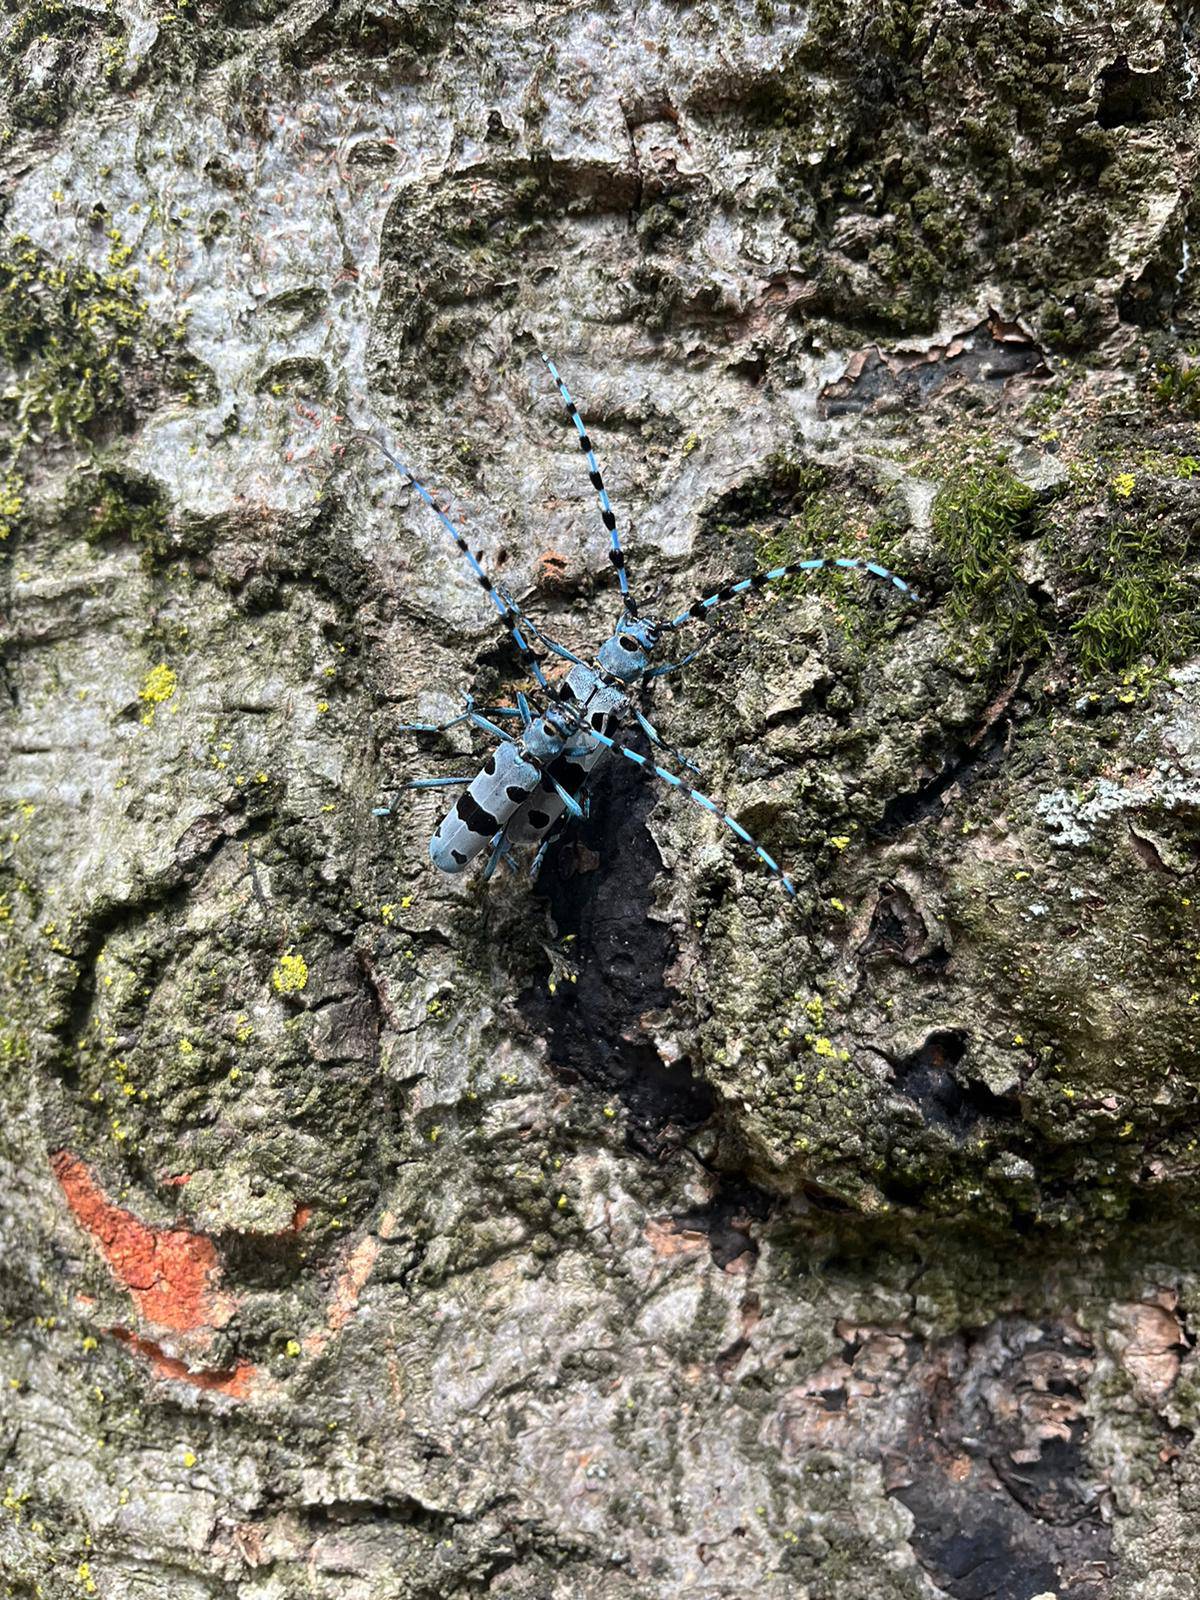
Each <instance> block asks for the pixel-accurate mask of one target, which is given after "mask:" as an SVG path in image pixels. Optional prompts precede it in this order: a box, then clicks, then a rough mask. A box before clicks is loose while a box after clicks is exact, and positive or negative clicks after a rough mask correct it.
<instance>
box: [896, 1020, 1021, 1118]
mask: <svg viewBox="0 0 1200 1600" xmlns="http://www.w3.org/2000/svg"><path fill="white" fill-rule="evenodd" d="M968 1042H969V1041H968V1038H967V1035H966V1034H965V1033H959V1032H957V1031H954V1030H946V1031H945V1032H938V1033H931V1034H930V1035H929V1037H928V1038H927V1039H926V1040H925V1042H924V1044H923V1045H922V1046H921V1047H920V1049H919V1050H916V1051H914V1052H913V1054H912V1055H910V1056H906V1057H904V1059H903V1060H902V1061H898V1062H897V1063H896V1066H895V1075H896V1087H897V1088H898V1089H899V1090H900V1091H901V1093H903V1094H906V1095H908V1096H909V1098H910V1099H912V1100H915V1101H916V1103H917V1105H918V1106H920V1108H921V1114H922V1116H923V1117H924V1119H925V1121H926V1122H928V1123H933V1124H937V1125H940V1126H942V1127H948V1128H952V1129H953V1130H954V1131H955V1132H957V1133H966V1132H968V1131H969V1130H970V1129H972V1128H973V1127H974V1126H975V1124H976V1123H977V1122H979V1121H980V1120H981V1119H983V1118H985V1117H990V1118H993V1119H997V1120H1001V1119H1002V1120H1004V1121H1011V1120H1012V1118H1013V1117H1014V1116H1017V1115H1018V1114H1019V1107H1018V1106H1017V1103H1016V1101H1015V1100H1014V1099H1013V1097H1012V1096H1005V1095H998V1094H993V1093H992V1091H991V1090H990V1089H988V1088H986V1087H985V1086H984V1085H983V1084H981V1083H974V1082H971V1081H969V1080H968V1079H966V1078H965V1077H963V1076H962V1075H961V1074H959V1073H956V1071H955V1068H956V1067H957V1066H958V1064H959V1062H960V1061H962V1059H963V1057H964V1055H965V1054H966V1050H967V1045H968Z"/></svg>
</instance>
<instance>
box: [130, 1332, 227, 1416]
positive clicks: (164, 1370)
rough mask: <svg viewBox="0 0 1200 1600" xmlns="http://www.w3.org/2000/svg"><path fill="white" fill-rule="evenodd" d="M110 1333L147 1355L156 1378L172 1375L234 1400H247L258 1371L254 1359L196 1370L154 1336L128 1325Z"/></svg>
mask: <svg viewBox="0 0 1200 1600" xmlns="http://www.w3.org/2000/svg"><path fill="white" fill-rule="evenodd" d="M109 1332H110V1333H111V1334H112V1336H113V1338H114V1339H119V1340H120V1341H121V1343H122V1344H123V1345H128V1347H129V1348H130V1349H131V1350H134V1351H136V1352H137V1354H138V1355H140V1356H144V1357H145V1358H146V1360H147V1361H149V1363H150V1366H151V1368H152V1369H153V1371H154V1373H155V1375H156V1376H157V1377H159V1378H169V1379H170V1380H171V1381H172V1382H173V1383H190V1384H191V1386H192V1388H193V1389H209V1390H212V1391H213V1392H215V1393H217V1394H227V1395H229V1396H230V1398H231V1399H233V1400H245V1399H246V1397H247V1395H248V1394H249V1393H250V1390H251V1388H252V1387H253V1384H254V1379H255V1377H256V1376H257V1373H258V1368H257V1367H256V1366H255V1365H254V1363H253V1362H252V1361H239V1362H237V1363H236V1364H235V1365H234V1366H232V1367H225V1368H218V1369H212V1368H209V1369H207V1370H205V1369H204V1368H201V1369H200V1370H199V1371H196V1372H194V1371H193V1370H192V1369H191V1368H190V1367H188V1366H185V1365H184V1363H183V1362H182V1361H178V1360H176V1358H175V1357H174V1356H169V1355H168V1354H167V1352H166V1351H165V1350H164V1349H163V1347H162V1346H161V1345H160V1344H156V1343H155V1342H154V1340H153V1339H142V1338H140V1337H139V1336H138V1335H137V1334H136V1333H130V1331H129V1329H128V1328H110V1329H109Z"/></svg>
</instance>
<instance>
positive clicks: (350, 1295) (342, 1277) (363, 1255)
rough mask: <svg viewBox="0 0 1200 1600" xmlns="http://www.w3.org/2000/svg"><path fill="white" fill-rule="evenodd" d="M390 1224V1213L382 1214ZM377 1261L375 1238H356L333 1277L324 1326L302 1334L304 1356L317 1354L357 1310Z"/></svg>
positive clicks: (377, 1251) (370, 1235) (391, 1219)
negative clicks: (335, 1276) (334, 1280)
mask: <svg viewBox="0 0 1200 1600" xmlns="http://www.w3.org/2000/svg"><path fill="white" fill-rule="evenodd" d="M394 1222H395V1219H394V1218H393V1217H392V1216H391V1213H390V1212H388V1213H385V1216H384V1226H387V1225H388V1224H389V1223H390V1224H392V1225H393V1226H394ZM378 1259H379V1239H378V1237H377V1236H376V1235H375V1234H368V1235H367V1236H366V1238H365V1239H360V1240H359V1241H358V1243H357V1244H356V1245H355V1246H354V1248H353V1250H351V1251H350V1253H349V1255H348V1256H347V1257H346V1260H345V1263H344V1265H343V1267H342V1270H341V1271H340V1272H339V1273H338V1275H337V1282H336V1283H335V1284H334V1286H333V1295H332V1297H331V1298H330V1301H329V1304H328V1306H327V1307H326V1308H325V1326H324V1327H323V1328H317V1329H315V1330H314V1331H313V1332H312V1333H310V1334H306V1335H305V1338H304V1353H305V1355H307V1356H315V1355H320V1353H321V1351H322V1350H324V1348H325V1346H326V1345H327V1344H328V1343H329V1341H330V1339H331V1338H332V1337H333V1335H334V1334H335V1333H340V1332H341V1330H342V1329H343V1328H344V1327H345V1326H346V1324H347V1323H348V1322H349V1321H350V1318H351V1317H352V1316H353V1315H354V1313H355V1311H356V1310H357V1309H358V1299H359V1296H360V1295H361V1294H362V1292H363V1289H364V1288H365V1287H366V1283H367V1279H368V1278H369V1277H370V1276H371V1273H372V1272H373V1271H374V1270H375V1263H376V1261H378Z"/></svg>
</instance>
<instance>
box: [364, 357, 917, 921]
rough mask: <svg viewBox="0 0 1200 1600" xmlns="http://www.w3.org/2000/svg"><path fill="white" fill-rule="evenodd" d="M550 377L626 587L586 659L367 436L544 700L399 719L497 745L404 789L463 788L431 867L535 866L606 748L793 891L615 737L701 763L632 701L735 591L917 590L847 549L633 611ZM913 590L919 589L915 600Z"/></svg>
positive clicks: (746, 840) (692, 794)
mask: <svg viewBox="0 0 1200 1600" xmlns="http://www.w3.org/2000/svg"><path fill="white" fill-rule="evenodd" d="M542 360H543V361H544V362H545V364H546V367H547V369H548V370H549V373H550V376H551V378H552V379H553V380H554V382H555V384H556V385H557V387H558V392H559V393H560V394H561V396H562V398H563V401H564V403H565V405H566V407H567V411H568V413H569V415H570V418H571V421H572V422H573V423H574V424H575V429H576V432H577V434H578V436H579V446H580V449H581V450H582V451H583V454H584V456H585V458H586V460H587V466H588V474H589V476H590V478H591V482H592V487H593V488H594V489H595V491H596V496H597V499H598V500H599V503H600V517H601V520H602V521H603V523H604V526H605V528H606V530H607V532H608V536H609V540H610V543H611V549H610V552H609V560H610V561H611V562H612V564H613V567H614V569H615V570H616V574H617V581H618V583H619V585H620V589H621V600H622V606H623V610H622V612H621V615H620V617H619V618H618V619H617V625H616V628H615V629H614V631H613V634H612V637H611V638H609V639H606V640H605V642H604V643H603V644H602V645H601V646H600V649H599V650H598V651H597V652H596V659H595V661H593V662H592V663H590V664H589V663H588V662H587V661H585V660H584V659H583V658H582V657H581V656H577V655H575V654H574V652H573V651H571V650H568V649H567V648H566V646H565V645H563V644H560V643H558V642H557V641H556V640H554V639H551V638H549V637H548V636H547V635H546V634H545V633H544V632H543V631H542V630H541V629H540V628H538V627H537V625H536V624H535V623H534V622H533V621H532V620H531V619H530V618H529V617H528V616H527V615H526V614H525V612H524V611H522V610H521V608H520V606H518V604H517V603H516V601H515V600H514V599H513V597H512V596H511V595H510V594H509V593H507V591H505V590H503V589H499V588H497V586H496V585H495V584H494V583H493V582H492V580H491V579H490V578H489V577H488V575H487V573H486V572H485V571H484V569H483V567H482V566H481V565H480V563H479V560H478V559H477V557H476V556H475V555H474V554H473V553H472V552H471V550H470V549H469V547H468V545H467V542H466V540H465V539H464V538H463V536H462V534H461V533H460V532H459V531H458V529H457V528H456V527H455V526H454V524H453V523H452V522H451V521H450V519H449V517H448V516H447V515H446V514H445V512H444V511H442V510H441V509H440V507H439V506H438V505H436V504H435V502H434V500H433V497H432V495H431V494H430V493H429V491H428V490H427V489H426V488H425V487H424V485H423V484H421V483H420V482H418V480H417V479H416V477H415V476H414V475H413V473H412V472H411V471H410V470H409V468H408V467H407V466H406V465H405V464H404V462H403V461H401V460H400V459H399V458H398V457H397V456H395V455H394V454H393V453H392V452H391V451H390V450H389V449H388V448H387V446H386V445H383V444H381V443H380V441H379V440H378V439H376V438H374V437H373V436H372V435H370V434H367V435H364V437H366V438H368V439H370V441H371V443H372V444H375V445H376V446H377V447H378V448H379V449H380V450H382V452H383V454H384V455H385V456H386V457H387V459H388V460H389V461H390V462H391V463H392V465H393V466H394V467H395V468H396V470H397V472H399V473H400V474H401V476H402V477H404V478H406V479H407V480H408V481H409V482H410V483H411V484H412V486H413V488H414V489H415V490H416V492H417V493H418V494H419V495H420V497H421V499H422V500H424V502H425V503H426V505H427V506H429V508H430V510H431V511H433V512H434V514H435V515H436V516H437V517H438V519H439V520H440V521H441V524H442V526H443V527H444V528H445V529H446V531H447V533H448V534H449V535H450V537H451V538H452V539H453V540H454V543H455V544H456V545H457V546H458V549H459V550H460V551H461V552H462V554H463V556H464V557H465V559H466V561H467V563H468V565H469V566H470V568H471V570H472V571H473V572H474V574H475V577H476V579H477V580H478V582H479V585H480V587H481V588H482V589H483V590H484V592H485V593H486V594H487V595H488V597H489V598H490V600H491V602H492V604H493V605H494V606H495V608H496V610H497V612H498V613H499V615H500V620H501V622H502V623H503V624H504V627H505V628H506V629H507V631H508V635H509V638H510V639H511V640H512V642H513V645H514V647H515V648H516V650H517V652H518V654H519V655H520V657H521V659H522V661H523V662H524V664H525V666H526V667H527V668H528V670H529V673H530V676H531V677H532V679H533V681H534V684H535V685H536V689H534V690H533V691H532V692H533V693H534V696H535V699H536V698H538V697H539V691H540V697H541V698H543V699H544V701H545V704H544V705H543V706H541V707H540V708H538V707H535V706H534V705H531V704H530V700H529V698H528V697H527V696H526V695H525V694H524V693H518V694H517V696H516V701H517V703H516V705H515V706H495V707H490V708H488V709H487V710H485V711H481V710H478V709H477V708H476V707H475V705H474V703H473V701H472V700H471V697H470V696H469V695H468V696H466V710H465V711H464V712H463V713H462V714H461V715H460V716H457V717H454V718H452V719H451V720H450V721H449V722H444V723H441V724H435V723H424V722H414V723H408V724H406V725H405V727H404V729H402V730H401V731H404V732H424V733H445V732H446V731H448V730H449V729H450V728H453V727H457V726H459V725H460V724H462V723H465V722H469V723H472V724H473V725H474V726H476V727H478V728H481V729H483V730H484V731H485V732H486V733H487V734H489V735H490V736H491V737H492V738H493V739H494V740H495V741H496V748H495V749H494V750H493V752H492V754H491V755H489V756H488V758H487V760H486V761H485V762H484V765H483V767H482V769H481V770H480V771H479V772H477V773H476V774H474V775H473V776H472V775H471V774H470V773H468V774H465V775H460V776H457V777H448V778H417V779H414V780H413V781H412V782H411V783H409V784H408V785H407V787H408V788H410V789H441V788H452V787H458V786H460V785H462V784H465V785H466V788H465V789H463V792H462V793H461V794H460V795H459V796H458V798H457V800H456V801H455V802H454V805H453V806H452V807H451V809H450V810H449V811H448V812H447V813H446V815H445V816H444V817H443V818H442V820H441V822H440V823H439V824H438V828H437V831H436V832H435V834H434V835H433V838H432V840H431V841H430V845H429V853H430V855H431V856H432V858H433V861H434V865H435V866H437V867H440V868H441V870H442V871H443V872H461V871H462V870H463V868H464V867H466V866H468V865H469V864H470V863H471V862H472V861H474V860H475V859H476V858H477V857H478V856H479V855H480V854H481V853H482V852H483V851H484V850H485V849H487V850H488V857H487V864H486V866H485V869H484V876H485V878H486V877H490V876H491V874H492V873H493V872H494V871H495V869H496V866H497V864H498V863H499V862H500V861H502V860H505V859H508V860H510V861H511V859H512V851H513V849H514V848H515V847H516V846H518V845H530V846H535V847H536V849H537V853H536V855H535V858H534V862H533V871H534V872H536V871H537V868H538V867H539V866H540V864H541V861H542V858H543V856H544V854H545V851H546V849H547V847H548V845H549V843H550V842H551V839H552V837H553V836H554V834H555V833H556V832H557V831H558V827H557V825H560V824H563V823H565V821H566V819H568V818H577V817H580V816H582V815H583V810H584V806H585V805H586V800H585V799H584V798H583V797H584V794H585V789H586V785H587V782H588V778H589V775H590V774H591V773H592V772H593V771H594V770H595V769H596V767H597V766H598V765H599V763H600V762H601V761H602V760H603V759H604V758H605V757H606V756H607V755H608V753H609V752H610V751H612V752H614V753H615V754H616V755H619V756H622V757H624V759H625V760H627V761H632V762H635V763H636V764H637V765H638V766H639V767H642V768H644V769H645V770H647V771H649V772H653V773H654V774H655V776H657V777H659V778H661V779H662V780H663V782H664V783H668V784H670V786H671V787H672V788H673V789H677V790H678V791H679V792H680V793H681V794H683V795H685V796H686V797H687V798H688V799H689V800H693V801H695V803H696V804H697V805H698V806H701V807H703V809H704V810H705V811H708V812H710V813H711V814H712V815H713V816H714V817H716V818H718V819H719V821H721V822H723V823H724V824H725V826H726V827H727V828H729V829H730V830H731V832H733V833H734V834H736V835H737V837H738V838H739V839H740V840H741V841H742V843H743V844H745V845H748V846H749V848H750V849H751V850H753V851H754V853H755V855H757V857H758V858H759V860H760V861H761V862H762V863H763V865H764V866H765V867H766V868H767V870H768V871H769V872H770V873H771V874H772V876H773V877H774V878H775V879H776V880H777V881H778V882H779V883H780V884H781V885H782V886H783V888H784V889H786V890H787V892H788V893H789V894H793V895H794V894H795V892H796V891H795V886H794V885H793V883H792V881H791V879H790V878H789V877H788V876H787V874H786V873H785V872H784V871H783V869H782V868H781V867H780V866H779V865H778V863H777V862H776V861H775V860H774V859H773V857H772V856H770V855H769V854H768V853H767V851H766V850H764V849H763V847H762V845H761V844H759V843H758V841H757V840H756V839H754V838H753V837H752V836H751V835H750V834H749V833H747V831H746V829H745V828H743V827H742V825H741V823H740V822H738V821H737V820H736V818H734V817H731V816H730V815H729V813H728V812H727V811H725V810H724V809H723V808H722V807H721V806H719V805H718V804H717V802H716V801H715V800H711V799H710V798H709V797H708V796H707V795H704V794H700V793H699V791H698V790H696V789H693V788H692V786H691V785H690V784H689V783H687V782H686V781H685V780H684V779H683V778H682V777H681V776H680V775H679V773H678V772H672V771H670V770H668V769H667V768H666V767H662V766H658V765H657V764H656V763H655V762H654V761H652V760H651V759H649V758H648V757H646V756H644V755H642V754H640V752H638V751H637V750H631V749H630V748H629V747H628V746H627V745H625V744H622V743H621V742H620V741H619V740H618V739H616V738H615V737H614V735H615V734H616V733H617V732H619V731H621V730H622V729H623V728H625V727H627V726H628V724H629V723H630V722H631V721H633V722H636V724H637V725H638V726H639V727H640V728H641V729H642V732H643V733H644V734H645V735H646V737H647V738H648V739H649V740H650V743H651V745H653V746H654V747H655V748H656V749H658V750H661V751H662V752H663V753H664V754H665V755H666V756H669V757H670V758H671V759H672V760H674V761H675V762H676V763H677V764H678V765H680V766H683V767H691V769H692V770H693V771H695V770H696V769H695V768H694V767H692V764H691V763H690V762H688V761H686V760H685V759H684V758H683V757H682V756H680V755H679V754H678V753H677V752H676V751H674V750H672V749H671V747H670V746H669V745H667V744H665V743H664V742H663V740H662V739H661V738H660V737H659V735H658V731H657V729H656V728H655V727H654V726H653V725H652V724H651V723H650V722H649V721H648V720H647V718H646V717H645V716H643V715H642V712H641V711H640V709H639V708H638V706H637V705H636V704H635V701H634V696H635V695H636V694H638V693H639V691H643V690H645V688H646V687H647V685H648V684H650V683H651V682H652V681H653V680H654V679H655V678H661V677H663V676H665V674H667V673H668V672H675V671H677V670H678V669H679V668H680V667H682V666H685V665H686V664H687V663H688V662H689V661H691V660H692V659H693V658H694V657H695V655H696V654H697V653H698V652H696V651H692V653H691V654H690V655H687V656H684V657H683V658H682V659H681V660H679V661H672V662H668V663H666V664H665V665H662V666H652V665H651V658H652V656H653V654H654V652H655V651H656V650H657V649H658V648H659V646H660V645H661V644H662V642H663V640H664V639H665V638H666V637H667V636H669V635H670V634H673V633H675V632H677V631H678V630H679V629H680V628H683V627H686V626H687V625H688V624H689V623H692V622H699V621H702V620H704V619H705V618H706V617H708V616H709V615H710V613H711V612H712V610H713V608H714V607H715V606H718V605H721V604H722V603H723V602H725V601H726V600H731V599H733V597H734V596H735V595H740V594H746V593H748V592H750V591H751V590H755V589H761V588H762V587H763V586H764V585H765V584H768V583H774V582H775V581H776V580H777V579H780V578H788V577H794V576H798V575H799V574H801V573H811V572H819V571H820V570H821V569H822V568H824V567H844V568H850V569H853V570H856V571H860V572H865V573H869V574H870V575H871V576H872V577H875V578H879V579H882V580H883V581H884V582H885V583H887V584H889V585H891V586H893V587H894V588H896V589H898V590H899V591H900V592H901V593H902V594H907V595H910V596H912V595H913V591H912V590H911V589H910V588H909V586H908V584H906V583H905V582H904V580H903V579H902V578H898V577H896V575H895V574H894V573H891V572H889V571H888V570H887V568H886V567H881V566H880V565H879V564H878V562H875V561H865V560H860V559H858V558H857V557H853V556H836V557H814V558H813V559H811V560H808V561H794V562H791V563H789V564H788V565H787V566H782V567H771V568H770V569H769V570H765V571H762V572H756V573H754V574H753V576H752V577H749V578H742V579H739V580H738V581H737V582H736V583H727V584H726V585H725V586H724V587H723V588H721V589H718V590H717V591H716V592H715V593H714V594H710V595H708V596H706V597H705V598H704V599H700V600H697V601H696V602H695V603H694V604H693V605H690V606H688V607H687V609H686V610H684V611H681V612H680V613H679V615H678V616H677V617H673V618H672V619H671V620H670V621H669V622H660V621H655V620H652V619H650V618H649V617H642V616H639V615H638V608H637V603H636V601H635V600H634V597H633V594H632V592H631V590H630V587H629V578H628V575H627V573H626V571H625V554H624V552H623V550H622V549H621V541H620V538H619V536H618V534H617V520H616V517H615V515H614V513H613V509H612V506H611V504H610V502H609V498H608V495H607V493H606V491H605V488H604V482H603V480H602V478H601V476H600V469H599V467H598V466H597V464H596V456H595V453H594V452H593V450H592V444H591V440H590V439H589V437H588V433H587V429H586V428H585V427H584V424H583V418H582V417H581V416H580V415H579V411H578V408H577V407H576V405H575V402H574V400H573V399H572V398H571V395H570V393H569V392H568V390H567V386H566V384H565V383H564V382H563V380H562V378H561V377H560V376H559V373H558V369H557V367H556V366H555V365H554V363H553V361H551V360H550V359H549V358H548V357H547V356H544V355H543V356H542ZM914 598H915V597H914ZM533 639H537V640H538V641H539V642H540V643H541V644H542V645H543V646H544V647H545V648H546V649H547V650H548V651H549V652H550V654H551V655H553V656H557V657H558V658H559V659H561V660H563V661H566V662H568V663H569V664H570V665H569V670H568V671H567V672H566V673H565V675H564V676H562V677H561V678H559V679H557V680H554V681H551V680H549V679H547V678H546V676H545V673H544V672H543V665H544V661H545V658H544V657H541V656H539V655H538V654H537V652H536V651H535V650H534V649H533V646H532V643H531V641H532V640H533ZM497 718H504V719H519V720H520V725H521V727H520V732H519V733H518V732H515V731H514V732H509V731H508V730H507V729H505V728H502V727H501V726H500V725H499V723H498V721H496V720H494V719H497ZM389 810H390V808H389V807H381V808H380V809H379V810H377V812H376V815H378V816H384V815H387V814H388V811H389Z"/></svg>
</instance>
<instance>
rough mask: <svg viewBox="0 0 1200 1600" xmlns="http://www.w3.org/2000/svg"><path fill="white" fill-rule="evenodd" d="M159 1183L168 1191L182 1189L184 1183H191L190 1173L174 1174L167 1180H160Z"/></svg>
mask: <svg viewBox="0 0 1200 1600" xmlns="http://www.w3.org/2000/svg"><path fill="white" fill-rule="evenodd" d="M159 1181H160V1182H161V1183H163V1184H165V1185H166V1187H167V1188H168V1189H182V1188H183V1186H184V1184H185V1183H191V1181H192V1175H191V1173H190V1172H175V1173H172V1175H171V1176H170V1177H169V1178H161V1179H160V1180H159Z"/></svg>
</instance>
